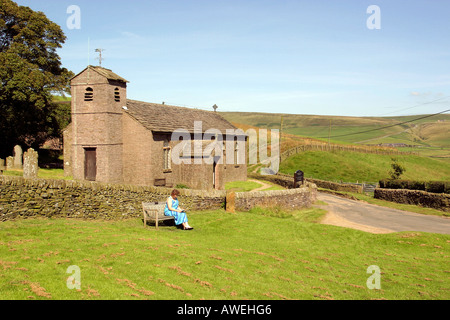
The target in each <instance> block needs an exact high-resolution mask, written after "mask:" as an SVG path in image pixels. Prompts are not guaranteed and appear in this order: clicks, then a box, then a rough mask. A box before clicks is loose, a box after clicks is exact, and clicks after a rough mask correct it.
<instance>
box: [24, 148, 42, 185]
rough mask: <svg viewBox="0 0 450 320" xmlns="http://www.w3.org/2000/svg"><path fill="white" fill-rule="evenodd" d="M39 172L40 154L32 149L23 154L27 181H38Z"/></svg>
mask: <svg viewBox="0 0 450 320" xmlns="http://www.w3.org/2000/svg"><path fill="white" fill-rule="evenodd" d="M38 170H39V167H38V153H37V151H34V149H33V148H30V149H28V151H27V152H25V153H24V154H23V177H24V178H25V179H36V178H37V176H38Z"/></svg>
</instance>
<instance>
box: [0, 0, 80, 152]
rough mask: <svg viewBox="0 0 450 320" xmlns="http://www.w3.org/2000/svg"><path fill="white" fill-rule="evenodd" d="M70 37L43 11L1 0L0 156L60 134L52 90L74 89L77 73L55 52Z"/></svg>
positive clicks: (34, 146) (67, 90) (32, 145)
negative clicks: (72, 80)
mask: <svg viewBox="0 0 450 320" xmlns="http://www.w3.org/2000/svg"><path fill="white" fill-rule="evenodd" d="M65 39H66V37H65V35H64V33H63V31H62V30H61V28H60V27H59V26H58V25H57V24H56V23H54V22H52V21H50V20H49V19H48V18H47V17H46V16H45V14H44V13H42V12H35V11H33V10H31V9H30V8H28V7H25V6H19V5H17V4H16V3H15V2H13V1H11V0H0V137H1V139H0V158H4V157H5V156H9V155H11V152H12V149H13V147H14V145H16V144H20V145H22V146H23V147H33V148H38V147H39V146H40V145H41V144H42V143H43V142H44V141H45V140H46V139H47V138H49V137H54V136H58V135H60V134H61V130H62V128H59V127H58V126H59V122H58V118H57V114H58V111H57V108H58V106H57V105H55V104H53V103H52V93H54V92H69V79H70V78H71V77H72V76H73V73H72V72H71V71H69V70H67V69H66V68H63V67H62V65H61V61H60V57H59V56H58V54H57V52H56V50H57V49H58V48H61V45H62V44H63V43H64V42H65Z"/></svg>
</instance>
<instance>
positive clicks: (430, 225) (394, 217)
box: [317, 192, 450, 234]
mask: <svg viewBox="0 0 450 320" xmlns="http://www.w3.org/2000/svg"><path fill="white" fill-rule="evenodd" d="M317 199H318V200H321V201H323V202H325V203H327V205H318V206H317V207H319V208H322V209H325V210H327V211H328V213H327V215H326V216H325V218H324V219H323V220H322V221H321V223H323V224H330V225H336V226H341V227H347V228H353V229H358V230H362V231H366V232H371V233H391V232H398V231H422V232H431V233H442V234H450V218H448V217H438V216H430V215H424V214H419V213H413V212H407V211H402V210H397V209H391V208H386V207H381V206H377V205H373V204H368V203H365V202H362V201H356V200H350V199H346V198H342V197H338V196H335V195H331V194H327V193H322V192H319V193H318V195H317Z"/></svg>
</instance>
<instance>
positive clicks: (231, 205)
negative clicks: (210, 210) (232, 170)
mask: <svg viewBox="0 0 450 320" xmlns="http://www.w3.org/2000/svg"><path fill="white" fill-rule="evenodd" d="M235 206H236V193H235V192H234V191H229V190H227V193H226V198H225V210H226V212H231V213H236V209H235Z"/></svg>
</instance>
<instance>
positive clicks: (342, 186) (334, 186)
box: [248, 173, 364, 193]
mask: <svg viewBox="0 0 450 320" xmlns="http://www.w3.org/2000/svg"><path fill="white" fill-rule="evenodd" d="M248 177H253V178H258V179H262V180H267V181H270V182H273V183H276V184H278V185H280V186H282V187H285V188H288V189H291V188H293V187H294V175H292V176H290V175H287V174H284V173H277V174H274V175H261V174H257V173H249V174H248ZM305 181H307V182H310V183H313V184H315V185H316V186H317V187H319V188H324V189H330V190H334V191H346V192H355V193H363V190H364V188H363V186H362V185H357V184H350V183H337V182H331V181H325V180H319V179H312V178H305Z"/></svg>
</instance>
